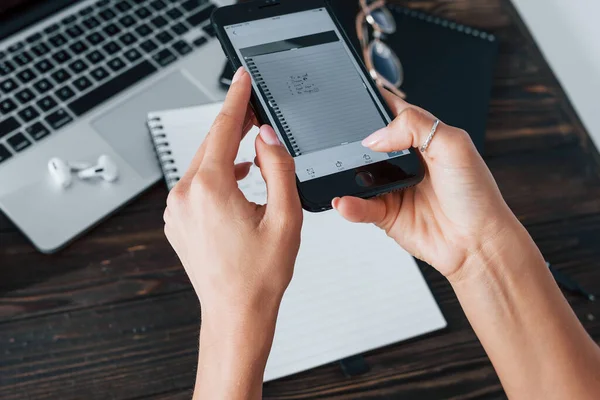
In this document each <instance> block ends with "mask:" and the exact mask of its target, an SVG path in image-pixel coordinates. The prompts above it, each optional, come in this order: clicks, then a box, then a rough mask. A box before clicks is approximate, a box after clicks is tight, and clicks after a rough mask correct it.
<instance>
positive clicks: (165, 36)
mask: <svg viewBox="0 0 600 400" xmlns="http://www.w3.org/2000/svg"><path fill="white" fill-rule="evenodd" d="M156 40H158V41H159V42H161V43H162V44H167V43H169V42H170V41H171V40H173V36H171V34H170V33H169V32H161V33H159V34H158V35H156Z"/></svg>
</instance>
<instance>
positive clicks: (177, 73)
mask: <svg viewBox="0 0 600 400" xmlns="http://www.w3.org/2000/svg"><path fill="white" fill-rule="evenodd" d="M231 2H232V1H231V0H101V1H98V0H94V1H91V0H81V1H77V0H46V1H42V0H2V1H1V2H0V209H2V211H3V212H4V213H6V215H7V216H8V217H9V218H10V219H11V220H12V221H13V222H14V223H15V224H16V225H17V226H18V227H19V228H20V229H21V230H22V231H23V232H24V233H25V235H27V237H29V239H30V240H31V241H32V242H33V243H34V245H35V246H36V247H37V248H38V249H39V250H40V251H42V252H45V253H51V252H54V251H56V250H58V249H60V248H61V247H63V246H65V245H66V244H67V243H69V242H70V241H71V240H73V239H74V238H75V237H77V236H78V235H80V234H81V233H83V232H84V231H86V230H87V229H89V228H91V227H92V226H93V225H94V224H96V223H98V222H99V221H100V220H102V219H103V218H105V217H106V216H108V215H109V214H110V213H112V212H113V211H115V210H116V209H118V208H119V207H121V206H122V205H124V204H125V203H127V202H128V201H129V200H131V199H132V198H134V197H135V196H137V195H139V194H140V193H141V192H143V191H144V190H145V189H147V188H148V187H150V186H151V185H153V184H154V183H156V182H157V181H159V180H160V179H161V172H160V169H159V167H158V164H157V161H156V157H155V155H154V150H153V148H152V145H151V141H150V140H149V135H148V132H147V129H146V125H145V123H146V114H147V113H148V112H149V111H154V110H162V109H171V108H179V107H187V106H193V105H198V104H203V103H210V102H215V101H219V100H222V99H223V98H224V95H225V93H224V91H223V89H222V88H221V87H220V85H219V82H218V81H219V75H220V74H221V71H222V68H223V65H224V62H225V57H224V55H223V53H222V50H221V47H220V44H219V42H218V41H217V40H216V38H215V37H214V32H213V30H212V29H211V26H210V24H209V22H210V14H211V12H212V10H213V9H214V7H218V6H221V5H226V4H229V3H231ZM103 154H106V155H108V156H110V157H111V158H112V159H113V160H114V161H115V162H116V164H117V165H118V167H119V179H118V180H117V181H116V182H113V183H109V182H105V181H102V180H92V181H85V182H84V181H80V180H76V179H75V180H74V181H73V185H72V186H71V187H69V188H67V189H62V188H60V187H59V186H58V185H57V184H56V183H55V182H54V181H53V179H52V178H51V176H50V174H49V172H48V168H47V164H48V161H49V160H50V159H52V158H54V157H59V158H62V159H64V160H66V161H72V162H87V163H94V162H95V161H96V160H97V159H98V157H99V156H100V155H103ZM0 245H1V244H0Z"/></svg>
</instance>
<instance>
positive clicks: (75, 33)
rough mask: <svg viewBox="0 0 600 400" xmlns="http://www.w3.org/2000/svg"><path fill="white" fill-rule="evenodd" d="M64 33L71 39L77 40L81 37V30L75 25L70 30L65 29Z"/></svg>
mask: <svg viewBox="0 0 600 400" xmlns="http://www.w3.org/2000/svg"><path fill="white" fill-rule="evenodd" d="M66 32H67V35H69V36H70V37H72V38H73V39H75V38H78V37H79V36H81V35H83V29H81V28H80V27H78V26H77V25H73V26H71V27H70V28H67V30H66Z"/></svg>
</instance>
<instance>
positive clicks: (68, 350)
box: [0, 0, 600, 400]
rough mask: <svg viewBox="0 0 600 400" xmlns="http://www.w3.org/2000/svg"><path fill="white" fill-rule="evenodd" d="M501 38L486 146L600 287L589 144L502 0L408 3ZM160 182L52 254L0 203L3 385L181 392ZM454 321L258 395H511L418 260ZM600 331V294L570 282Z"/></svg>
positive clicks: (187, 355)
mask: <svg viewBox="0 0 600 400" xmlns="http://www.w3.org/2000/svg"><path fill="white" fill-rule="evenodd" d="M403 4H405V5H408V6H409V7H414V8H419V9H422V10H425V11H427V12H430V13H432V14H435V15H439V16H443V17H446V18H450V19H455V20H458V21H460V22H463V23H466V24H469V25H474V26H478V27H481V28H484V29H486V30H490V31H492V32H494V33H496V34H497V36H498V37H499V39H500V42H501V55H500V58H499V61H498V64H499V68H498V70H497V73H496V78H495V85H494V90H493V101H492V105H491V110H490V118H489V124H488V132H487V134H488V136H487V143H486V152H487V155H486V161H487V163H488V165H489V166H490V168H491V169H492V171H493V173H494V175H495V177H496V179H497V180H498V183H499V184H500V187H501V188H502V191H503V193H504V196H505V197H506V199H507V201H508V203H509V204H510V206H511V207H512V209H513V210H514V212H515V213H516V214H517V215H518V217H519V218H520V220H521V221H522V222H523V223H524V224H525V225H526V226H527V228H528V229H529V231H530V232H531V234H532V235H533V237H534V238H535V240H536V242H537V243H538V245H539V246H540V247H541V249H542V251H543V253H544V255H545V256H546V258H547V259H548V260H550V261H551V262H552V263H554V265H556V266H557V267H558V268H560V269H561V270H563V271H568V273H569V274H572V276H573V277H575V278H576V279H578V280H579V281H581V282H583V283H584V284H585V286H586V287H587V288H588V289H589V290H593V291H596V292H600V268H599V267H600V261H598V260H599V259H600V168H599V164H598V157H597V152H596V150H595V149H594V148H593V146H592V145H591V142H590V140H589V138H588V136H587V134H586V132H585V130H584V128H583V127H582V125H581V123H580V122H579V120H578V118H577V116H576V114H575V112H574V111H573V109H572V108H571V105H570V104H569V101H568V99H567V98H566V96H565V94H564V92H563V90H562V89H561V87H560V86H559V84H558V83H557V81H556V79H555V78H554V76H553V74H552V72H551V71H550V69H549V68H548V66H547V65H546V63H545V61H544V60H543V58H542V56H541V55H540V52H539V50H538V49H537V47H536V45H535V44H534V42H533V40H532V38H531V37H530V35H529V33H528V31H527V29H526V28H525V27H524V25H523V23H522V22H521V20H520V19H519V17H518V15H517V14H516V12H515V10H514V9H513V7H512V5H511V4H510V3H509V1H508V0H486V1H483V0H453V1H449V0H422V1H411V2H403ZM165 197H166V190H165V188H164V186H163V185H162V184H160V185H156V186H155V187H154V188H153V189H152V190H150V191H149V192H147V193H146V194H144V195H143V196H142V197H141V198H139V199H138V200H136V201H134V202H133V203H132V204H131V205H129V206H128V207H126V208H125V209H123V210H122V211H120V212H118V213H117V214H116V215H115V216H114V217H112V218H110V219H109V220H108V221H106V222H104V223H102V224H101V225H100V226H99V227H98V228H96V229H94V230H93V231H92V232H90V233H89V234H87V235H86V236H85V237H84V238H82V239H80V240H78V241H77V242H76V243H75V244H73V245H72V246H70V247H69V248H67V249H66V250H64V251H62V252H60V253H59V254H57V255H54V256H44V255H41V254H38V253H37V252H36V251H35V250H34V248H33V247H32V246H31V245H30V244H29V243H28V242H27V240H26V239H25V238H24V237H23V235H22V234H21V233H20V232H19V231H18V230H17V229H16V228H15V227H14V226H13V225H12V223H10V222H9V221H8V220H7V219H6V217H4V216H0V398H2V399H5V400H9V399H23V398H31V399H63V400H67V399H80V398H85V399H187V398H189V397H190V393H191V389H192V387H193V383H194V376H195V368H196V360H197V358H196V356H197V335H198V326H199V309H198V303H197V300H196V297H195V295H194V293H193V291H192V288H191V287H190V284H189V283H188V279H187V277H186V275H185V273H184V271H183V269H182V268H181V266H180V264H179V262H178V260H177V258H176V257H175V255H174V253H173V252H172V250H171V249H170V247H169V245H168V243H167V242H166V240H165V238H164V236H163V230H162V226H163V223H162V213H163V208H164V203H165ZM424 273H425V275H426V277H427V279H428V281H429V283H430V286H431V288H432V290H433V292H434V294H435V295H436V297H437V298H438V300H439V302H440V305H441V308H442V311H443V312H444V314H445V315H446V317H447V319H448V322H449V329H448V330H447V332H445V333H442V334H438V335H434V336H431V337H428V338H425V339H419V340H416V341H413V342H411V343H404V344H398V345H395V346H390V347H387V348H384V349H380V350H377V351H373V352H371V353H368V354H367V355H366V360H367V362H368V363H369V364H370V365H371V368H372V370H371V372H369V373H368V374H366V375H363V376H361V377H358V378H355V379H353V380H349V379H346V378H345V377H344V376H343V374H342V372H341V370H340V368H339V366H338V364H330V365H327V366H324V367H321V368H318V369H315V370H312V371H309V372H305V373H302V374H299V375H296V376H293V377H290V378H287V379H282V380H279V381H276V382H272V383H269V384H267V385H265V397H266V398H279V399H307V398H314V397H317V396H319V397H324V396H327V397H331V398H337V399H357V398H371V399H374V398H380V399H384V398H385V399H392V398H393V399H414V398H418V399H439V398H454V399H473V398H504V397H505V395H504V392H503V391H502V387H501V386H500V383H499V381H498V378H497V376H496V374H495V372H494V369H493V368H492V365H491V364H490V361H489V359H488V358H487V356H486V354H485V352H484V351H483V349H482V347H481V345H480V344H479V342H478V341H477V338H476V337H475V335H474V333H473V331H472V329H471V327H470V326H469V323H468V322H467V320H466V318H465V316H464V314H463V312H462V311H461V309H460V306H459V304H458V302H457V300H456V297H455V296H454V294H453V292H452V290H451V288H450V286H449V285H448V283H447V282H445V280H444V279H442V277H440V276H439V275H438V274H437V273H435V272H434V271H433V270H431V269H428V268H424ZM568 299H569V302H570V303H571V304H572V306H573V308H574V309H575V312H576V313H577V315H578V317H579V318H580V319H581V320H582V321H583V323H584V325H585V327H586V329H587V330H588V332H589V333H590V334H591V335H592V336H593V337H594V338H595V339H596V340H597V341H598V340H600V322H598V319H596V320H595V321H591V320H589V319H588V314H590V313H595V315H596V316H597V317H600V308H599V306H598V305H597V304H595V305H594V304H589V303H588V302H586V301H585V300H582V299H580V298H578V297H576V296H572V295H570V296H568Z"/></svg>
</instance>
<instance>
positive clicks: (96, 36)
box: [85, 32, 105, 46]
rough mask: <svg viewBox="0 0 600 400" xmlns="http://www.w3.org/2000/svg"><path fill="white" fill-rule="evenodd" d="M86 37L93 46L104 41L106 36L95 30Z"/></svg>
mask: <svg viewBox="0 0 600 400" xmlns="http://www.w3.org/2000/svg"><path fill="white" fill-rule="evenodd" d="M85 39H86V40H87V41H88V42H90V43H91V44H92V46H96V45H97V44H100V43H102V42H104V40H105V37H104V35H102V34H101V33H99V32H94V33H90V34H89V35H87V36H86V37H85Z"/></svg>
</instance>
